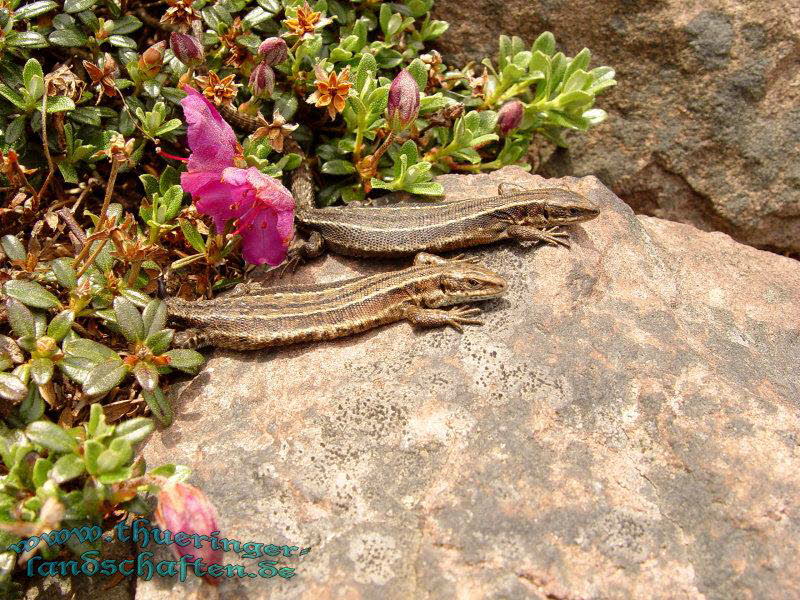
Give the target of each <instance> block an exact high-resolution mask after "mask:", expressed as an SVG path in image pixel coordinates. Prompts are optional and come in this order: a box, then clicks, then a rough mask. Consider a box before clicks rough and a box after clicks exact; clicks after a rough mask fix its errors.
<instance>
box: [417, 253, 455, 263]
mask: <svg viewBox="0 0 800 600" xmlns="http://www.w3.org/2000/svg"><path fill="white" fill-rule="evenodd" d="M446 262H448V260H447V259H446V258H442V257H441V256H437V255H436V254H430V253H428V252H418V253H417V254H416V255H415V256H414V264H415V265H443V264H444V263H446Z"/></svg>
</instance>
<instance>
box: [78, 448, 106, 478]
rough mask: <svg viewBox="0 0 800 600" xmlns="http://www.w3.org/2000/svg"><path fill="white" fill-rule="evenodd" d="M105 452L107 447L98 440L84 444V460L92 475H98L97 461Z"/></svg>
mask: <svg viewBox="0 0 800 600" xmlns="http://www.w3.org/2000/svg"><path fill="white" fill-rule="evenodd" d="M103 450H105V446H103V444H101V443H100V442H98V441H97V440H86V441H85V442H83V460H84V464H85V465H86V470H87V471H88V472H89V474H90V475H97V472H98V468H97V459H98V457H99V456H100V454H102V452H103Z"/></svg>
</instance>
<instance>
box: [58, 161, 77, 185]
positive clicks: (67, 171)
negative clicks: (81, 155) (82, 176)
mask: <svg viewBox="0 0 800 600" xmlns="http://www.w3.org/2000/svg"><path fill="white" fill-rule="evenodd" d="M58 170H59V171H61V176H62V177H63V178H64V182H65V183H78V171H77V170H76V169H75V166H74V165H70V164H68V163H65V162H60V163H58Z"/></svg>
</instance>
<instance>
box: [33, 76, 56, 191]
mask: <svg viewBox="0 0 800 600" xmlns="http://www.w3.org/2000/svg"><path fill="white" fill-rule="evenodd" d="M48 83H49V82H48ZM42 147H43V148H44V156H45V158H46V159H47V168H48V171H47V177H45V180H44V183H43V184H42V187H41V188H39V192H38V193H37V194H36V196H37V197H38V198H41V197H42V196H43V195H44V193H45V192H46V191H47V188H48V187H49V186H50V182H51V181H52V180H53V175H54V174H55V172H56V167H55V165H54V164H53V157H52V156H50V145H49V144H48V143H47V85H46V84H45V89H44V93H43V94H42Z"/></svg>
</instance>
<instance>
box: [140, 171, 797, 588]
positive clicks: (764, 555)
mask: <svg viewBox="0 0 800 600" xmlns="http://www.w3.org/2000/svg"><path fill="white" fill-rule="evenodd" d="M500 179H505V180H509V181H516V182H518V183H521V184H523V185H526V186H530V187H533V186H535V185H541V184H542V182H543V180H542V179H541V178H538V177H535V176H532V175H528V174H526V173H524V172H523V171H521V170H518V169H515V168H506V169H504V170H502V171H500V172H497V173H494V174H492V175H481V176H473V177H461V176H447V177H446V178H445V184H446V186H447V188H448V190H449V192H450V193H451V194H452V195H453V196H456V195H460V194H471V193H484V194H487V193H490V192H491V191H493V190H495V189H496V186H497V182H498V181H499V180H500ZM562 183H563V184H565V185H567V186H568V187H570V188H572V189H574V190H576V191H579V192H581V193H583V194H585V195H586V196H587V197H589V198H590V199H591V200H592V201H593V202H595V203H597V204H598V205H599V206H601V207H602V209H603V212H602V214H601V216H600V217H599V218H598V219H596V220H594V221H591V222H589V223H586V224H584V225H583V226H580V227H577V228H575V229H574V230H573V235H572V240H573V248H572V249H571V250H570V251H567V250H564V249H558V248H550V247H546V248H535V249H533V248H529V249H525V248H521V247H519V246H516V245H513V244H509V245H500V246H496V247H493V248H488V249H482V250H480V251H479V252H477V254H479V255H481V256H482V258H483V260H484V262H485V263H486V264H488V265H490V266H491V267H493V268H494V269H495V270H497V271H499V272H500V273H502V274H503V275H505V276H506V277H507V278H508V280H509V283H510V292H509V294H508V295H507V297H505V298H504V299H501V300H497V301H494V302H492V303H489V304H487V305H484V308H485V317H486V324H485V325H484V326H483V327H470V328H469V329H468V330H467V331H466V332H465V333H464V334H463V335H459V334H458V333H457V332H455V331H450V330H433V331H425V332H415V331H414V330H412V328H411V327H410V326H409V325H407V324H397V325H393V326H389V327H386V328H383V329H381V330H377V331H373V332H371V333H367V334H365V335H360V336H357V337H352V338H348V339H344V340H341V341H338V342H334V343H325V344H318V345H304V346H297V347H294V348H288V349H283V350H280V351H265V352H258V353H252V354H237V353H228V352H217V353H214V354H213V355H212V357H211V359H210V361H209V362H208V364H207V366H206V368H205V370H204V371H203V372H202V373H201V374H200V375H199V376H198V377H197V378H196V379H195V380H194V381H193V382H191V383H190V384H188V385H186V386H185V387H184V388H183V389H182V390H181V391H180V392H179V393H178V394H177V398H176V401H175V404H176V413H177V414H176V423H175V424H174V425H173V426H172V427H171V428H170V429H168V430H166V431H163V432H159V433H157V434H155V435H154V436H153V437H152V438H151V439H150V441H149V442H148V444H147V446H146V447H145V450H144V454H145V457H146V458H147V461H148V463H149V464H161V463H163V462H179V463H184V464H187V465H189V466H191V467H192V469H193V470H194V475H193V480H192V481H193V482H194V483H196V484H197V485H200V486H201V487H203V488H204V489H205V490H206V491H207V492H208V494H209V495H210V497H211V498H212V499H213V501H214V502H215V503H216V505H217V506H218V507H219V509H220V512H221V515H222V516H221V520H222V524H221V527H222V529H223V534H224V535H226V536H227V537H229V538H235V539H237V540H240V541H248V540H253V541H258V542H263V543H265V544H267V543H274V544H287V545H289V546H298V547H310V548H311V551H310V552H309V553H308V554H307V555H306V556H304V557H301V558H287V559H284V560H283V562H282V564H285V565H287V566H292V567H296V569H297V574H298V575H297V576H296V577H294V578H293V579H290V580H288V581H282V580H278V578H275V579H270V580H261V579H257V578H253V579H250V578H244V579H230V580H227V581H225V583H223V584H222V586H221V587H220V588H219V593H220V596H221V597H222V598H226V599H227V598H229V599H240V598H253V599H261V598H277V597H280V598H290V599H291V598H294V599H299V598H302V599H318V598H347V599H355V598H370V599H373V598H374V599H379V600H390V599H404V598H462V599H467V598H469V599H472V598H475V599H479V598H480V599H483V598H515V599H516V598H560V599H566V598H570V599H578V598H587V599H588V598H619V599H624V598H687V599H688V598H706V599H720V600H722V599H726V600H727V599H731V598H792V597H798V595H800V583H798V582H800V565H799V564H798V562H797V556H798V552H800V541H798V540H800V523H799V522H798V519H800V494H799V493H798V492H800V448H798V439H800V438H799V437H798V433H799V432H798V428H799V427H800V419H799V418H798V417H799V416H800V402H799V401H798V398H800V375H798V368H797V367H798V365H800V345H799V343H798V342H799V341H800V317H799V316H798V306H800V264H798V263H797V262H796V261H793V260H790V259H788V258H783V257H780V256H777V255H774V254H770V253H767V252H763V251H760V250H756V249H753V248H751V247H748V246H744V245H740V244H738V243H736V242H734V241H732V240H731V239H730V238H729V237H728V236H726V235H724V234H721V233H703V232H700V231H698V230H696V229H695V228H693V227H691V226H688V225H682V224H675V223H670V222H667V221H662V220H659V219H656V218H651V217H636V216H634V214H633V213H632V211H631V210H630V208H629V207H627V206H626V205H625V204H624V203H622V202H621V201H620V200H619V199H617V198H616V197H615V196H614V195H613V194H612V193H611V192H609V191H608V190H607V189H606V188H604V187H603V186H602V185H600V184H599V182H598V181H597V180H596V179H594V178H591V177H587V178H583V179H572V178H567V179H564V180H562ZM381 268H388V267H387V266H386V265H380V264H379V265H376V264H375V263H366V262H358V261H351V260H344V259H338V258H328V259H327V260H326V261H324V262H317V263H314V264H312V265H308V266H306V267H305V268H303V269H301V270H300V272H299V273H298V274H297V277H298V279H300V280H304V281H309V280H313V279H317V280H332V279H336V278H340V277H344V276H348V275H351V274H353V273H356V272H366V271H367V270H368V269H373V270H375V269H381ZM226 560H227V561H228V562H229V563H231V564H247V565H248V568H249V569H253V570H256V569H257V567H255V563H256V562H257V561H256V560H254V559H250V560H246V559H242V558H240V557H237V556H236V555H235V554H234V553H228V554H227V558H226ZM196 584H197V582H196V581H193V582H187V583H185V584H181V583H173V582H172V581H169V580H159V581H155V580H154V581H151V582H140V583H139V585H138V589H137V599H138V600H156V599H167V598H183V597H184V596H186V595H187V594H189V593H190V592H192V591H193V590H195V588H196ZM201 592H202V590H201Z"/></svg>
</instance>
